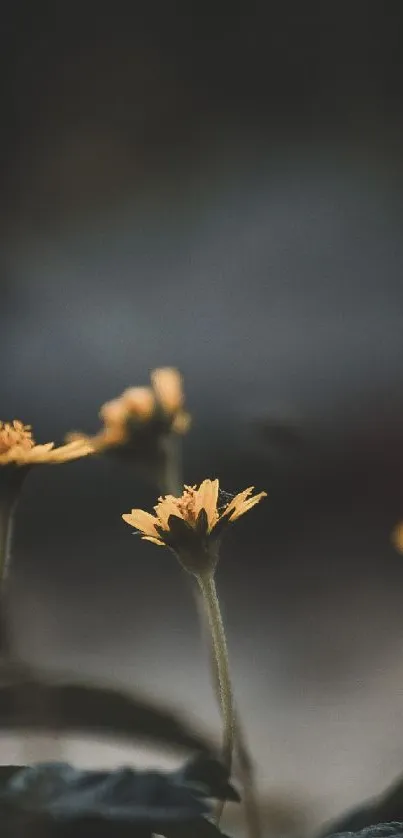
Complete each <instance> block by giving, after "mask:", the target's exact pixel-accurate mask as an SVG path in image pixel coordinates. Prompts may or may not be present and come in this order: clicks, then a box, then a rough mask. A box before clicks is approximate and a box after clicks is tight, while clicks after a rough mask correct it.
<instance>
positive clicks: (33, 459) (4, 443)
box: [0, 419, 92, 466]
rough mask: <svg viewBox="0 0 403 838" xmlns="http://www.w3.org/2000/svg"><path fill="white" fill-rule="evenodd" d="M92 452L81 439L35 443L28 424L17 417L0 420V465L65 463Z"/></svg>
mask: <svg viewBox="0 0 403 838" xmlns="http://www.w3.org/2000/svg"><path fill="white" fill-rule="evenodd" d="M91 453H92V448H91V446H89V445H88V444H86V443H85V442H83V441H76V442H71V443H69V444H68V445H61V446H60V447H59V448H55V447H54V442H47V443H45V444H44V445H37V444H36V442H35V440H34V438H33V436H32V430H31V426H30V425H24V424H23V423H22V422H20V421H19V420H18V419H14V420H13V422H1V421H0V466H6V465H11V464H13V465H17V466H31V465H34V464H40V463H65V462H67V461H68V460H76V459H78V458H79V457H85V456H86V455H87V454H91Z"/></svg>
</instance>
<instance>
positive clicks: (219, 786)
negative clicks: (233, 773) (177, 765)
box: [177, 754, 240, 803]
mask: <svg viewBox="0 0 403 838" xmlns="http://www.w3.org/2000/svg"><path fill="white" fill-rule="evenodd" d="M177 777H178V781H179V782H180V783H186V785H189V786H194V787H195V788H198V789H199V790H200V793H202V794H205V795H206V796H207V797H215V798H216V800H231V801H232V802H234V803H239V801H240V797H239V794H238V792H237V791H236V789H234V787H233V786H232V785H231V784H230V783H229V782H228V770H227V769H226V768H225V766H224V765H222V763H221V762H218V761H217V760H215V759H212V758H211V757H208V756H204V755H203V754H201V755H200V756H197V757H195V758H194V759H191V760H189V761H188V762H187V763H185V765H184V766H183V768H181V769H179V771H178V772H177Z"/></svg>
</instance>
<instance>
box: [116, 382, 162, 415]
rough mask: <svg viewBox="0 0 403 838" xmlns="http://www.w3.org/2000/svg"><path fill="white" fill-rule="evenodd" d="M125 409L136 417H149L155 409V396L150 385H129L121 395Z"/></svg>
mask: <svg viewBox="0 0 403 838" xmlns="http://www.w3.org/2000/svg"><path fill="white" fill-rule="evenodd" d="M122 402H123V405H124V407H125V410H126V411H127V413H128V414H129V415H130V416H133V417H134V418H136V419H142V420H146V419H150V417H151V416H152V414H153V413H154V409H155V396H154V393H153V391H152V389H151V387H129V389H128V390H125V392H124V393H123V396H122Z"/></svg>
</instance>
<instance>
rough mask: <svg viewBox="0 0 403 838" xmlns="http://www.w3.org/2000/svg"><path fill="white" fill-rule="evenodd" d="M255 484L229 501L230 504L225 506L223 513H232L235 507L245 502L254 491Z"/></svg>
mask: <svg viewBox="0 0 403 838" xmlns="http://www.w3.org/2000/svg"><path fill="white" fill-rule="evenodd" d="M254 488H255V487H254V486H249V489H244V490H243V492H238V494H237V495H235V497H234V498H232V500H231V501H230V502H229V504H228V506H226V507H225V509H224V512H223V513H222V514H223V515H230V514H231V512H233V511H234V510H235V509H237V508H238V506H239V505H240V504H243V503H244V501H245V500H246V498H248V497H249V495H250V494H251V492H253V489H254Z"/></svg>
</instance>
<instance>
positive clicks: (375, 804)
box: [321, 777, 403, 838]
mask: <svg viewBox="0 0 403 838" xmlns="http://www.w3.org/2000/svg"><path fill="white" fill-rule="evenodd" d="M392 821H393V822H394V823H397V822H401V821H402V822H403V780H402V778H401V777H399V779H398V780H397V781H395V782H394V783H393V785H391V786H389V787H388V788H387V789H386V791H384V792H383V793H382V794H381V795H379V796H378V797H375V798H372V799H371V800H366V801H365V803H362V804H361V805H360V806H357V807H355V808H354V809H351V810H350V811H348V812H347V813H346V814H344V815H341V817H339V818H337V820H334V821H331V822H330V823H329V824H327V825H326V826H325V828H324V829H323V830H322V831H321V836H323V838H325V837H326V836H329V835H333V834H334V833H338V832H357V831H358V830H361V829H364V828H366V827H369V826H372V825H373V824H382V823H389V822H392Z"/></svg>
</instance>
